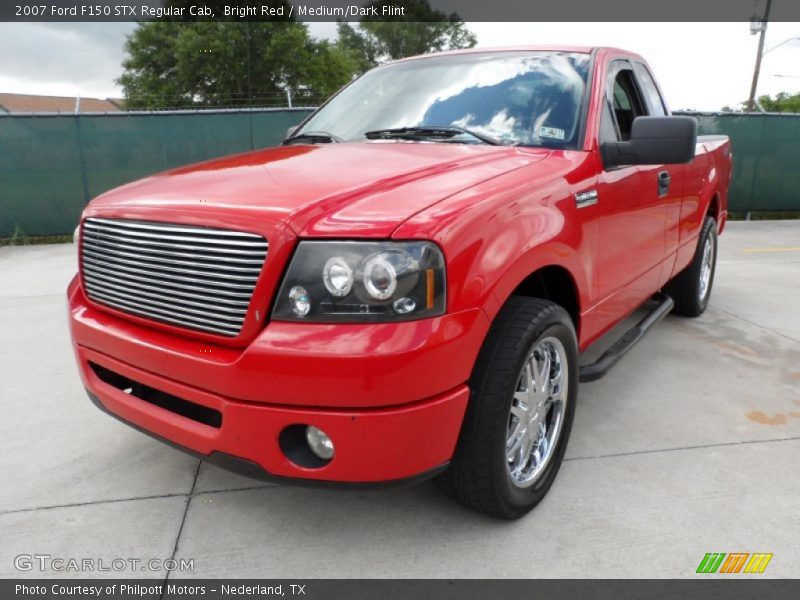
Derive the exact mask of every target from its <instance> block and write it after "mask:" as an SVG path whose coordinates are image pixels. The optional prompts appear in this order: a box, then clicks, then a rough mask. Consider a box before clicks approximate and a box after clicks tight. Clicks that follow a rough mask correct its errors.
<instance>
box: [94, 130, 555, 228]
mask: <svg viewBox="0 0 800 600" xmlns="http://www.w3.org/2000/svg"><path fill="white" fill-rule="evenodd" d="M548 154H549V151H547V150H542V149H530V148H525V149H522V148H511V147H498V146H487V145H465V144H432V143H414V142H412V143H409V142H388V143H387V142H371V143H370V142H365V143H345V144H325V145H295V146H284V147H278V148H269V149H266V150H259V151H256V152H248V153H246V154H239V155H235V156H230V157H226V158H222V159H218V160H212V161H209V162H205V163H200V164H197V165H192V166H189V167H182V168H180V169H174V170H172V171H166V172H164V173H161V174H158V175H154V176H151V177H148V178H146V179H142V180H139V181H136V182H134V183H131V184H128V185H125V186H123V187H120V188H117V189H114V190H111V191H110V192H107V193H105V194H103V195H102V196H99V197H98V198H96V199H95V200H94V201H93V202H92V203H91V204H90V206H89V208H88V209H87V211H86V214H87V216H98V215H106V216H112V215H113V216H120V217H127V218H147V217H148V216H155V215H158V218H159V219H160V220H166V219H167V218H168V217H167V216H166V215H165V213H166V212H171V213H183V214H191V215H192V220H195V221H196V220H197V218H198V216H201V218H202V217H206V218H207V224H209V225H213V224H214V223H215V222H219V223H224V222H226V221H227V219H226V218H225V215H231V214H245V213H246V214H248V215H252V216H253V217H255V218H259V219H270V220H274V221H280V222H282V223H285V224H287V225H289V227H291V229H292V230H293V231H294V232H295V233H296V234H297V235H299V236H301V237H309V236H321V237H325V236H328V237H343V236H347V237H352V236H365V237H389V236H390V235H391V234H392V232H393V231H394V230H395V229H396V228H397V227H398V226H399V225H400V224H401V223H403V222H404V221H405V220H407V219H408V218H409V217H411V216H413V215H414V214H416V213H418V212H420V211H422V210H424V209H426V208H428V207H430V206H432V205H433V204H435V203H437V202H439V201H441V200H443V199H444V198H447V197H448V196H451V195H452V194H455V193H457V192H459V191H461V190H463V189H466V188H469V187H471V186H473V185H476V184H478V183H480V182H481V181H485V180H487V179H490V178H492V177H497V176H498V175H502V174H503V173H506V172H509V171H511V170H514V169H518V168H520V167H523V166H525V165H529V164H532V163H534V162H538V161H540V160H542V159H543V158H545V157H546V156H547V155H548Z"/></svg>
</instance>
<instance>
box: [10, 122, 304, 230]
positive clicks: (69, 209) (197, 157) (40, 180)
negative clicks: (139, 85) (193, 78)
mask: <svg viewBox="0 0 800 600" xmlns="http://www.w3.org/2000/svg"><path fill="white" fill-rule="evenodd" d="M309 112H310V110H309V109H259V110H253V111H203V112H183V113H181V112H172V113H160V112H158V113H119V114H114V113H109V114H97V115H95V114H82V115H46V116H45V115H0V237H8V236H11V235H12V234H13V233H14V231H15V230H16V229H17V228H19V229H21V230H22V232H24V234H26V235H31V236H38V235H60V234H69V233H72V230H73V229H74V228H75V225H76V224H77V222H78V218H79V216H80V213H81V210H83V207H84V206H85V204H86V202H87V201H88V200H90V199H91V198H93V197H95V196H97V195H99V194H101V193H103V192H105V191H106V190H109V189H111V188H113V187H116V186H118V185H121V184H123V183H127V182H129V181H132V180H134V179H137V178H140V177H143V176H145V175H150V174H152V173H157V172H159V171H163V170H165V169H169V168H173V167H178V166H181V165H186V164H189V163H193V162H198V161H202V160H206V159H209V158H214V157H217V156H224V155H226V154H233V153H236V152H244V151H247V150H252V149H257V148H265V147H267V146H274V145H276V144H278V143H279V142H280V141H281V140H282V139H283V138H284V137H285V135H286V130H287V129H288V128H289V127H291V126H292V125H296V124H297V123H299V122H300V121H301V120H302V119H303V118H304V117H305V116H306V115H307V114H308V113H309Z"/></svg>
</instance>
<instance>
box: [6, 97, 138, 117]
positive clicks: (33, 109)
mask: <svg viewBox="0 0 800 600" xmlns="http://www.w3.org/2000/svg"><path fill="white" fill-rule="evenodd" d="M123 102H124V101H123V100H122V99H120V98H106V99H105V100H101V99H100V98H80V97H76V96H33V95H29V94H3V93H0V113H65V114H74V113H78V112H81V113H84V112H95V113H98V112H99V113H104V112H119V111H121V110H124V107H123Z"/></svg>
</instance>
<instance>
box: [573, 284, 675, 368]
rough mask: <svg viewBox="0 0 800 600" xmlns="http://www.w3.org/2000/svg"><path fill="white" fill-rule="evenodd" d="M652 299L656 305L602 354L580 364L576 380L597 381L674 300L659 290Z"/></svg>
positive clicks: (650, 327) (669, 307)
mask: <svg viewBox="0 0 800 600" xmlns="http://www.w3.org/2000/svg"><path fill="white" fill-rule="evenodd" d="M653 300H655V301H656V302H658V306H656V307H655V308H654V309H653V310H652V311H651V312H650V313H649V314H648V315H647V316H646V317H645V318H643V319H642V320H641V321H639V322H638V323H637V324H636V325H634V326H633V327H631V328H630V329H628V331H626V332H625V333H624V334H623V336H622V337H621V338H619V339H618V340H617V341H616V342H614V343H613V344H612V346H611V347H610V348H609V349H608V350H606V351H605V352H603V354H602V356H600V358H598V359H597V360H596V361H594V362H593V363H590V364H588V365H581V367H580V373H579V375H578V381H580V382H581V383H588V382H589V381H597V380H598V379H600V378H601V377H603V376H604V375H605V374H606V373H608V372H609V371H610V370H611V367H613V366H614V365H615V364H617V362H619V359H621V358H622V357H623V356H625V355H626V354H627V353H628V350H630V349H631V348H633V347H634V346H635V345H636V344H637V343H638V342H639V341H641V339H642V338H643V337H644V336H645V334H647V332H648V331H650V329H652V327H653V325H655V324H656V323H658V322H659V321H660V320H661V319H663V318H664V317H666V316H667V314H669V312H670V311H671V310H672V307H673V306H675V302H674V301H673V300H672V298H670V297H669V296H667V295H666V294H663V293H661V292H659V293H658V294H656V295H655V296H653Z"/></svg>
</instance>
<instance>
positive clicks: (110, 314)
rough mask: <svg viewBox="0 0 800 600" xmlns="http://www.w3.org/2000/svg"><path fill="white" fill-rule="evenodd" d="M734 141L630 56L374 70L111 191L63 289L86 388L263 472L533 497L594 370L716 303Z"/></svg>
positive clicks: (551, 474)
mask: <svg viewBox="0 0 800 600" xmlns="http://www.w3.org/2000/svg"><path fill="white" fill-rule="evenodd" d="M731 158H732V156H731V149H730V144H729V142H728V140H727V139H726V138H723V137H701V138H698V137H697V133H696V123H695V121H694V120H693V119H691V118H688V117H676V116H670V113H669V111H668V109H667V106H666V104H665V103H664V100H663V97H662V95H661V92H660V90H659V88H658V86H657V85H656V83H655V80H654V78H653V76H652V74H651V71H650V69H649V67H648V66H647V64H646V63H645V61H644V60H643V59H642V58H641V57H639V56H637V55H635V54H632V53H630V52H625V51H622V50H616V49H612V48H594V49H592V48H578V47H535V48H504V49H497V50H469V51H460V52H454V53H444V54H433V55H429V56H422V57H418V58H413V59H408V60H402V61H398V62H394V63H391V64H387V65H384V66H381V67H378V68H376V69H374V70H372V71H370V72H368V73H366V74H365V75H363V76H362V77H360V78H359V79H357V80H355V81H354V82H352V83H351V84H349V85H348V86H346V87H345V88H344V89H343V90H342V91H340V92H339V93H338V94H336V95H335V96H334V97H333V98H331V99H330V100H329V101H328V102H327V103H326V104H325V105H324V106H322V107H321V108H319V109H318V110H317V111H316V112H314V113H313V114H312V115H310V116H309V117H308V118H307V119H306V120H305V121H304V122H303V123H301V124H300V125H299V126H298V127H297V128H295V129H294V130H293V131H291V132H290V134H289V135H288V137H287V138H286V139H285V140H284V142H283V144H282V145H281V146H280V147H276V148H268V149H264V150H259V151H256V152H249V153H246V154H241V155H237V156H232V157H228V158H222V159H218V160H213V161H210V162H205V163H202V164H198V165H194V166H189V167H185V168H180V169H176V170H172V171H169V172H166V173H163V174H159V175H155V176H152V177H148V178H146V179H144V180H141V181H137V182H135V183H131V184H129V185H126V186H123V187H121V188H118V189H116V190H113V191H110V192H108V193H105V194H103V195H102V196H100V197H98V198H97V199H95V200H94V201H92V202H91V203H90V204H89V206H88V207H87V208H86V210H85V211H84V214H83V216H82V219H81V224H80V228H79V230H78V231H77V240H78V243H79V245H80V246H79V247H80V273H79V274H78V276H76V277H75V279H74V280H73V281H72V283H71V284H70V286H69V290H68V297H69V313H70V325H71V332H72V339H73V343H74V350H75V353H76V356H77V361H78V365H79V369H80V373H81V376H82V378H83V383H84V384H85V386H86V389H87V391H88V393H89V396H90V398H91V399H92V400H93V401H94V402H95V403H96V404H97V406H98V407H100V408H101V409H103V410H105V411H107V412H109V413H111V414H112V415H114V416H116V417H118V418H119V419H121V420H123V421H124V422H126V423H128V424H130V425H132V426H133V427H135V428H137V429H140V430H141V431H144V432H146V433H148V434H150V435H153V436H155V437H157V438H159V439H161V440H163V441H166V442H168V443H171V444H173V445H174V446H176V447H178V448H180V449H183V450H185V451H188V452H191V453H193V454H195V455H197V456H200V457H202V458H203V459H205V460H207V461H209V462H212V463H215V464H218V465H221V466H223V467H226V468H229V469H233V470H235V471H238V472H240V473H243V474H246V475H249V476H252V477H260V478H271V479H275V478H277V479H279V480H282V481H294V482H301V483H310V482H314V483H322V484H325V483H329V484H331V483H332V484H350V485H375V484H391V483H408V482H413V481H418V480H421V479H424V478H427V477H432V476H437V481H438V482H439V483H440V484H441V487H442V488H443V489H444V490H445V491H446V492H447V493H448V494H450V495H451V496H453V497H454V498H456V499H458V500H459V501H461V502H462V503H464V504H465V505H467V506H469V507H471V508H473V509H476V510H479V511H483V512H486V513H489V514H492V515H495V516H498V517H503V518H517V517H520V516H522V515H524V514H525V513H526V512H527V511H529V510H530V509H531V508H532V507H533V506H535V505H536V504H537V503H538V502H539V501H540V500H541V499H542V498H543V497H544V495H545V494H546V492H547V490H548V488H549V487H550V485H551V484H552V482H553V479H554V478H555V476H556V473H557V471H558V468H559V465H560V463H561V461H562V458H563V456H564V451H565V449H566V446H567V439H568V437H569V433H570V428H571V425H572V421H573V415H574V413H575V404H576V400H577V396H578V383H579V381H590V380H592V379H596V378H598V377H600V376H602V375H603V374H605V373H606V372H607V371H608V369H609V368H610V367H611V366H612V365H613V364H614V363H615V362H616V361H617V360H618V359H619V358H620V357H621V356H622V355H623V354H624V353H625V352H626V351H627V350H628V349H630V348H631V346H633V344H634V343H635V342H636V341H637V340H638V339H640V338H641V336H642V335H643V334H644V333H645V332H646V331H647V330H648V329H649V328H650V327H651V326H652V325H653V324H654V323H655V322H657V321H658V320H659V319H660V318H661V317H662V316H664V315H665V314H666V313H668V312H670V311H674V312H676V313H678V314H681V315H686V316H697V315H699V314H701V313H702V312H703V311H704V310H705V308H706V305H707V304H708V299H709V294H710V291H711V286H712V283H713V279H714V266H715V262H716V254H717V235H718V233H720V232H721V231H722V228H723V226H724V223H725V218H726V214H727V211H726V206H727V190H728V184H729V179H730V174H731ZM645 304H647V306H648V312H647V316H646V317H645V318H644V319H642V321H640V322H639V323H638V324H637V325H635V326H634V327H632V328H631V329H630V330H628V331H627V333H625V334H624V335H622V337H621V338H620V339H618V340H617V341H616V342H614V343H613V344H612V345H611V346H610V347H609V348H608V350H607V351H606V352H605V353H604V354H603V355H602V356H601V357H600V358H599V359H597V360H596V361H594V362H593V363H591V364H580V362H579V353H580V352H582V351H583V350H585V349H586V348H587V347H588V346H589V345H590V344H592V343H593V342H595V341H596V340H598V338H600V337H601V336H603V334H605V333H606V332H608V331H609V330H610V329H611V328H612V327H614V326H615V325H617V324H619V323H620V322H621V321H623V320H625V319H626V318H627V317H628V316H629V315H631V313H632V312H633V311H635V310H636V309H637V308H639V307H640V306H642V305H645ZM99 451H102V450H99Z"/></svg>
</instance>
